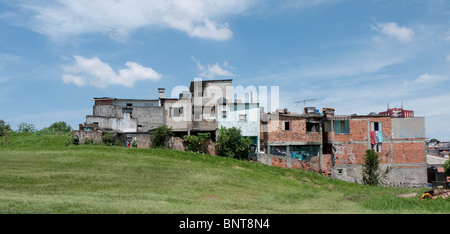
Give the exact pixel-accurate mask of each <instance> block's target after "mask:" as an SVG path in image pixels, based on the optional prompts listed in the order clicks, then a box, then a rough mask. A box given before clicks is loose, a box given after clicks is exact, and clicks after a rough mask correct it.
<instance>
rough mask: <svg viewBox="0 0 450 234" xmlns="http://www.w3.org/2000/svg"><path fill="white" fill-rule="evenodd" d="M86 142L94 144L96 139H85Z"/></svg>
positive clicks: (86, 143)
mask: <svg viewBox="0 0 450 234" xmlns="http://www.w3.org/2000/svg"><path fill="white" fill-rule="evenodd" d="M84 144H85V145H93V144H94V140H92V139H89V138H87V139H85V140H84Z"/></svg>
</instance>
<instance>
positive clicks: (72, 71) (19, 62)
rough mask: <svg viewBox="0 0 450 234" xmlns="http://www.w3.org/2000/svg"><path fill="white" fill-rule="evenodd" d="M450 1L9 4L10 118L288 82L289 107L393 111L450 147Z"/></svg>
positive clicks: (49, 116) (73, 0) (3, 1)
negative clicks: (216, 83)
mask: <svg viewBox="0 0 450 234" xmlns="http://www.w3.org/2000/svg"><path fill="white" fill-rule="evenodd" d="M449 71H450V1H448V0H428V1H422V0H420V1H419V0H417V1H415V0H410V1H403V0H396V1H387V0H386V1H383V0H365V1H360V0H295V1H294V0H285V1H270V0H229V1H207V0H196V1H195V0H166V1H162V0H148V1H142V0H127V1H120V0H115V1H113V0H109V1H108V0H89V1H88V0H65V1H62V0H46V1H35V0H28V1H27V0H17V1H7V0H0V106H1V107H2V108H1V111H0V119H3V120H5V121H7V122H9V123H10V124H11V126H12V127H13V128H15V127H16V126H17V125H18V124H20V123H22V122H26V123H32V124H34V125H35V126H36V127H37V128H38V129H41V128H43V127H47V126H49V125H50V124H52V123H54V122H57V121H66V122H67V123H69V124H70V125H71V126H72V127H74V128H75V129H76V128H77V126H78V124H79V123H83V122H84V121H85V116H86V115H88V114H91V113H92V105H93V102H92V101H91V99H92V98H93V97H105V96H108V97H117V98H148V99H154V98H157V95H158V94H157V92H158V91H157V89H158V88H160V87H162V88H166V90H167V91H168V92H170V90H172V89H173V88H174V87H176V86H179V85H183V86H188V85H189V83H190V81H192V80H193V79H194V78H196V77H202V78H204V79H228V78H231V79H233V84H234V85H235V86H238V85H241V86H243V87H249V86H256V87H259V86H268V87H269V88H270V86H279V92H280V107H287V108H289V109H290V110H291V111H297V112H300V111H301V110H302V109H303V104H295V103H294V102H296V101H301V100H306V99H316V100H315V101H313V102H309V103H307V105H308V106H315V107H317V108H319V109H322V108H324V107H333V108H335V109H336V114H341V115H347V114H361V115H364V114H368V113H370V112H381V111H385V110H386V108H387V103H389V105H390V107H400V106H401V105H402V104H403V107H404V108H405V109H411V110H414V111H415V115H416V116H421V117H425V121H426V132H427V137H429V138H438V139H440V140H450V121H449V120H450V117H449V116H450V107H448V104H449V103H450V92H449V88H448V87H449V85H450V73H449Z"/></svg>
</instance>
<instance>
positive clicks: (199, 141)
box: [183, 133, 211, 154]
mask: <svg viewBox="0 0 450 234" xmlns="http://www.w3.org/2000/svg"><path fill="white" fill-rule="evenodd" d="M210 137H211V134H210V133H199V134H198V136H194V135H188V136H184V138H183V140H184V143H185V145H186V150H187V151H192V152H196V153H205V154H206V153H208V138H210Z"/></svg>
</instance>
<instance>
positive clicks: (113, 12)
mask: <svg viewBox="0 0 450 234" xmlns="http://www.w3.org/2000/svg"><path fill="white" fill-rule="evenodd" d="M251 5H253V0H228V1H210V0H197V1H190V0H147V1H141V0H127V1H120V0H117V1H110V0H52V1H46V2H45V3H41V2H35V1H30V2H27V3H25V4H22V5H20V6H21V8H22V9H26V10H28V11H30V12H31V14H30V15H31V16H32V18H31V19H30V20H27V21H26V23H24V26H25V27H30V28H31V29H33V30H35V31H37V32H39V33H42V34H45V35H49V36H51V37H52V38H53V39H60V38H67V37H70V36H73V35H80V34H84V33H93V32H102V33H107V34H108V35H110V36H111V37H112V38H114V39H119V40H122V39H123V38H127V36H128V34H130V33H132V32H133V31H135V30H137V29H140V28H146V27H160V28H171V29H176V30H179V31H182V32H184V33H186V34H187V35H189V36H191V37H198V38H204V39H214V40H227V39H229V38H231V37H232V36H233V33H232V31H231V29H230V26H229V25H228V24H227V23H222V22H221V20H222V19H223V18H224V17H226V16H228V15H233V14H239V13H241V12H243V11H245V10H246V9H248V8H249V7H250V6H251Z"/></svg>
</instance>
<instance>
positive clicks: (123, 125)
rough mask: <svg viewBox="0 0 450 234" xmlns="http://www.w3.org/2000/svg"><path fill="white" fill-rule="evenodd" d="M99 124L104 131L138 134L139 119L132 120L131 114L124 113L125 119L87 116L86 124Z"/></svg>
mask: <svg viewBox="0 0 450 234" xmlns="http://www.w3.org/2000/svg"><path fill="white" fill-rule="evenodd" d="M95 122H97V123H98V127H99V128H100V129H104V130H113V131H119V132H137V119H133V118H131V115H130V113H124V114H123V118H110V117H100V116H89V115H88V116H86V123H87V124H93V123H95Z"/></svg>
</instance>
